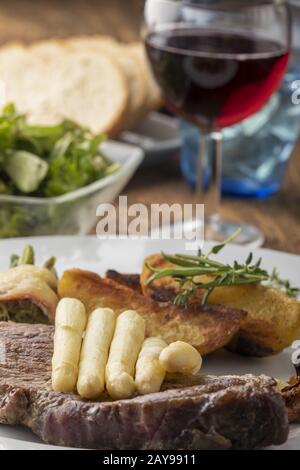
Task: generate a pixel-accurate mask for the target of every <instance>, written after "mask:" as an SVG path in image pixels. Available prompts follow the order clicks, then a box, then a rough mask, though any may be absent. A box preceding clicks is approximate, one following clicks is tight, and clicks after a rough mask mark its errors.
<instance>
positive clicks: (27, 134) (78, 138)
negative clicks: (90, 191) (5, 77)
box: [0, 103, 118, 197]
mask: <svg viewBox="0 0 300 470" xmlns="http://www.w3.org/2000/svg"><path fill="white" fill-rule="evenodd" d="M104 139H105V136H104V135H103V134H96V135H95V134H93V133H92V132H91V131H89V130H88V129H85V128H83V127H81V126H80V125H78V124H77V123H75V122H73V121H70V120H63V121H62V122H61V123H59V124H58V125H55V126H35V125H31V124H29V123H28V122H27V119H26V116H25V115H23V114H20V113H18V112H17V110H16V108H15V106H14V105H13V104H12V103H10V104H8V105H7V106H6V107H5V108H4V109H3V111H2V114H1V115H0V194H16V195H22V194H24V195H26V194H30V195H32V196H38V197H51V196H60V195H62V194H66V193H68V192H70V191H74V190H75V189H78V188H81V187H83V186H86V185H88V184H90V183H92V182H94V181H96V180H98V179H99V178H103V177H104V176H106V175H108V174H110V173H112V172H114V171H116V170H117V169H118V165H116V164H114V163H112V162H111V161H110V160H109V159H108V158H107V157H105V156H104V155H103V154H102V152H101V151H100V150H99V146H100V145H101V143H102V142H103V140H104Z"/></svg>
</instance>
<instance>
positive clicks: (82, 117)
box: [0, 41, 128, 136]
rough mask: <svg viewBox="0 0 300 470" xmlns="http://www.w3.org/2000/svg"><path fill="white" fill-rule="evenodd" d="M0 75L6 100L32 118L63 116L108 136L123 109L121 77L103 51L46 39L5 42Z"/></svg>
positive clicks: (123, 81) (48, 119) (43, 119)
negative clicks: (73, 47)
mask: <svg viewBox="0 0 300 470" xmlns="http://www.w3.org/2000/svg"><path fill="white" fill-rule="evenodd" d="M0 78H1V79H2V80H3V81H4V82H5V85H6V94H7V101H13V102H14V103H15V104H16V106H17V108H18V110H20V111H21V112H26V113H27V114H28V118H29V121H30V122H31V123H34V124H35V123H36V124H56V123H57V122H59V121H60V120H61V119H62V118H69V119H73V120H75V121H77V122H78V123H79V124H81V125H83V126H86V127H88V128H90V129H91V130H92V131H93V132H105V133H107V134H109V135H111V136H114V135H116V134H117V133H118V132H119V128H120V123H121V122H122V120H123V118H124V114H125V112H126V109H127V102H128V87H127V83H126V78H125V77H124V74H123V73H122V70H121V68H120V67H119V65H118V63H117V62H116V61H114V59H113V58H112V57H110V56H109V55H107V54H106V53H104V52H95V51H88V52H86V53H82V52H79V51H78V52H76V53H75V52H73V51H69V50H67V49H66V48H65V47H64V46H63V45H62V44H59V42H57V43H55V44H54V43H53V42H51V41H50V42H48V41H45V42H43V43H40V44H38V45H37V46H35V47H34V48H25V47H21V46H17V45H14V46H7V47H5V48H3V49H1V50H0Z"/></svg>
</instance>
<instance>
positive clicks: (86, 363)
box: [77, 308, 116, 399]
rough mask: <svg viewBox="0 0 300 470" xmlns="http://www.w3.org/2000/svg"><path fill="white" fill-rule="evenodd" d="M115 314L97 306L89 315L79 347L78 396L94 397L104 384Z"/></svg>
mask: <svg viewBox="0 0 300 470" xmlns="http://www.w3.org/2000/svg"><path fill="white" fill-rule="evenodd" d="M115 324H116V314H115V313H114V311H113V310H111V309H110V308H97V309H96V310H94V311H93V312H91V314H90V315H89V319H88V324H87V328H86V331H85V335H84V340H83V344H82V348H81V354H80V362H79V375H78V381H77V391H78V393H79V395H80V396H82V397H83V398H88V399H96V398H98V397H99V395H101V393H102V392H103V390H104V386H105V367H106V363H107V358H108V353H109V348H110V344H111V341H112V337H113V334H114V331H115Z"/></svg>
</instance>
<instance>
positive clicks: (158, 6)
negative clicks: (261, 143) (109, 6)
mask: <svg viewBox="0 0 300 470" xmlns="http://www.w3.org/2000/svg"><path fill="white" fill-rule="evenodd" d="M290 32H291V24H290V17H289V11H288V7H287V5H286V3H285V1H284V0H260V1H258V0H251V2H247V1H246V0H177V1H176V0H148V1H147V2H146V5H145V28H144V39H145V46H146V51H147V55H148V58H149V61H150V65H151V68H152V71H153V74H154V77H155V79H156V81H157V83H158V85H159V87H160V89H161V92H162V95H163V98H164V102H165V105H166V107H167V108H168V109H169V110H171V111H172V112H173V113H175V114H176V115H179V116H181V117H183V118H185V119H186V120H187V121H189V122H191V123H193V124H195V125H197V126H198V127H199V128H200V131H201V145H200V147H201V148H200V156H199V158H198V161H197V171H196V175H195V176H196V178H195V179H196V189H197V195H198V197H197V199H198V202H199V203H203V204H204V209H205V236H206V239H215V240H224V239H226V238H228V236H230V235H231V234H232V233H234V232H235V231H236V230H237V227H239V226H238V225H236V224H234V223H232V222H229V221H226V220H223V219H222V218H221V217H220V216H219V203H220V199H221V197H220V195H221V172H222V129H223V128H224V127H227V126H232V125H234V124H236V123H238V122H241V121H242V120H243V119H245V118H247V117H249V116H251V115H252V114H254V113H256V112H257V111H259V110H260V108H262V106H264V105H265V104H266V102H267V101H268V100H269V99H270V97H271V96H272V95H273V93H274V92H275V91H276V90H277V89H278V87H279V85H280V83H281V80H282V78H283V75H284V73H285V71H286V68H287V65H288V60H289V51H290V42H291V38H290V34H291V33H290ZM242 152H243V149H242V148H241V154H242ZM204 162H206V164H204ZM262 240H263V235H262V233H261V232H260V231H259V230H258V229H257V228H255V227H254V226H252V225H243V226H242V230H241V232H240V234H239V236H238V238H237V239H236V240H235V242H237V243H241V244H252V245H255V244H256V243H257V244H260V243H261V242H262Z"/></svg>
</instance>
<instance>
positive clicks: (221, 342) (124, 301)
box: [58, 269, 246, 355]
mask: <svg viewBox="0 0 300 470" xmlns="http://www.w3.org/2000/svg"><path fill="white" fill-rule="evenodd" d="M58 291H59V295H60V297H74V298H77V299H79V300H81V301H82V302H83V304H84V305H85V307H86V309H87V311H88V312H90V311H92V310H93V309H95V308H96V307H107V308H111V309H113V310H114V311H115V312H116V313H117V314H120V313H121V312H123V311H124V310H126V309H131V310H136V311H137V312H138V313H139V314H140V315H142V317H143V318H145V320H146V335H147V336H160V337H162V338H163V339H164V340H165V341H166V342H167V343H171V342H173V341H177V340H181V341H186V342H187V343H190V344H192V345H193V346H194V347H195V348H197V349H198V351H199V352H200V354H202V355H205V354H208V353H211V352H213V351H216V350H218V349H220V348H222V347H224V346H225V345H227V344H228V343H229V342H230V341H231V340H232V338H233V337H234V336H235V335H236V333H237V332H238V331H239V328H240V325H241V323H242V321H243V319H244V318H245V316H246V313H245V312H244V311H242V310H236V309H231V308H227V307H221V306H215V305H206V306H196V305H193V306H190V307H187V308H185V309H182V308H179V307H177V306H175V305H174V304H172V303H159V302H156V301H154V300H153V299H150V298H147V297H144V296H143V295H141V294H139V293H138V292H135V291H134V290H132V289H130V288H128V287H125V286H123V285H121V284H118V283H117V282H115V281H113V280H111V279H102V278H101V277H99V276H98V275H97V274H94V273H91V272H87V271H81V270H79V269H72V270H69V271H66V272H65V273H64V274H63V276H62V278H61V279H60V281H59V286H58Z"/></svg>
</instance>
